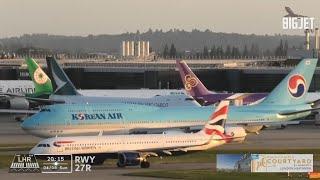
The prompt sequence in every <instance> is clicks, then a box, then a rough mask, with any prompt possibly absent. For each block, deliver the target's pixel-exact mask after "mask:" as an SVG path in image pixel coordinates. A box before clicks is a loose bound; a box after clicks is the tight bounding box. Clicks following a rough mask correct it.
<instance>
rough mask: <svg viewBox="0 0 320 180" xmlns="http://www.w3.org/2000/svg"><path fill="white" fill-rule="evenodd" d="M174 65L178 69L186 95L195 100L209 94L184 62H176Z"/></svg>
mask: <svg viewBox="0 0 320 180" xmlns="http://www.w3.org/2000/svg"><path fill="white" fill-rule="evenodd" d="M176 64H177V67H178V69H179V73H180V77H181V80H182V83H183V85H184V88H185V90H186V92H187V93H188V95H190V96H192V97H194V98H197V97H202V96H204V95H208V94H211V93H210V91H208V89H207V88H206V87H205V86H204V85H203V84H202V82H201V81H200V80H199V79H198V77H197V76H196V75H195V74H194V73H193V72H192V70H191V69H190V68H189V66H188V65H187V63H186V62H185V61H181V60H177V61H176Z"/></svg>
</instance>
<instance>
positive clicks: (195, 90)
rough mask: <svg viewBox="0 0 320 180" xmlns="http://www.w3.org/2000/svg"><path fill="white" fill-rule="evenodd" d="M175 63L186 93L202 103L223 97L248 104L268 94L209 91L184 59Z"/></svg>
mask: <svg viewBox="0 0 320 180" xmlns="http://www.w3.org/2000/svg"><path fill="white" fill-rule="evenodd" d="M176 64H177V67H178V69H179V73H180V77H181V80H182V83H183V85H184V89H185V90H186V92H187V94H188V95H190V96H192V97H193V98H194V99H196V100H197V101H198V102H199V103H200V104H202V105H210V104H214V103H217V102H219V101H221V100H224V99H233V100H235V101H236V100H241V101H242V103H241V104H242V105H250V104H253V103H257V102H259V100H262V99H263V98H265V97H266V96H267V95H268V94H267V93H216V92H212V91H209V90H208V89H207V88H206V86H205V85H203V83H202V82H201V81H200V79H199V78H198V77H197V76H196V75H195V74H194V73H193V72H192V70H191V69H190V68H189V66H188V65H187V63H186V62H185V61H181V60H177V61H176ZM235 104H236V103H235Z"/></svg>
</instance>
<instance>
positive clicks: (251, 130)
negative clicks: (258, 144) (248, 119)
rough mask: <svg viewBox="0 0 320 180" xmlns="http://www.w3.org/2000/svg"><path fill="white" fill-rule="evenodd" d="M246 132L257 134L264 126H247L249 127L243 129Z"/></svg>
mask: <svg viewBox="0 0 320 180" xmlns="http://www.w3.org/2000/svg"><path fill="white" fill-rule="evenodd" d="M243 128H244V129H245V130H246V132H248V133H257V132H259V131H260V130H261V129H262V128H263V126H262V125H259V126H258V125H257V126H250V125H247V126H244V127H243Z"/></svg>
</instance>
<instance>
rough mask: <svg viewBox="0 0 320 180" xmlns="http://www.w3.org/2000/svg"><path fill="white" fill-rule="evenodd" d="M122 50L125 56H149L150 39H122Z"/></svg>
mask: <svg viewBox="0 0 320 180" xmlns="http://www.w3.org/2000/svg"><path fill="white" fill-rule="evenodd" d="M121 52H122V56H123V57H138V58H143V57H149V55H150V42H149V41H122V46H121Z"/></svg>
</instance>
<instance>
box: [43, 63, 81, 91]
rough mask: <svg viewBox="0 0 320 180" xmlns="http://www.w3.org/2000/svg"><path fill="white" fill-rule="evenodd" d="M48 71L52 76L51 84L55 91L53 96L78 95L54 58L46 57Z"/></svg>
mask: <svg viewBox="0 0 320 180" xmlns="http://www.w3.org/2000/svg"><path fill="white" fill-rule="evenodd" d="M46 60H47V65H48V69H49V71H50V73H51V75H52V80H53V84H54V86H55V90H54V92H53V94H56V95H79V93H78V91H77V89H76V88H75V87H74V85H73V83H72V82H71V81H70V79H69V78H68V76H67V75H66V73H65V72H64V71H63V69H62V68H61V67H60V66H59V64H58V62H57V61H56V59H55V58H54V57H47V58H46Z"/></svg>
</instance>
